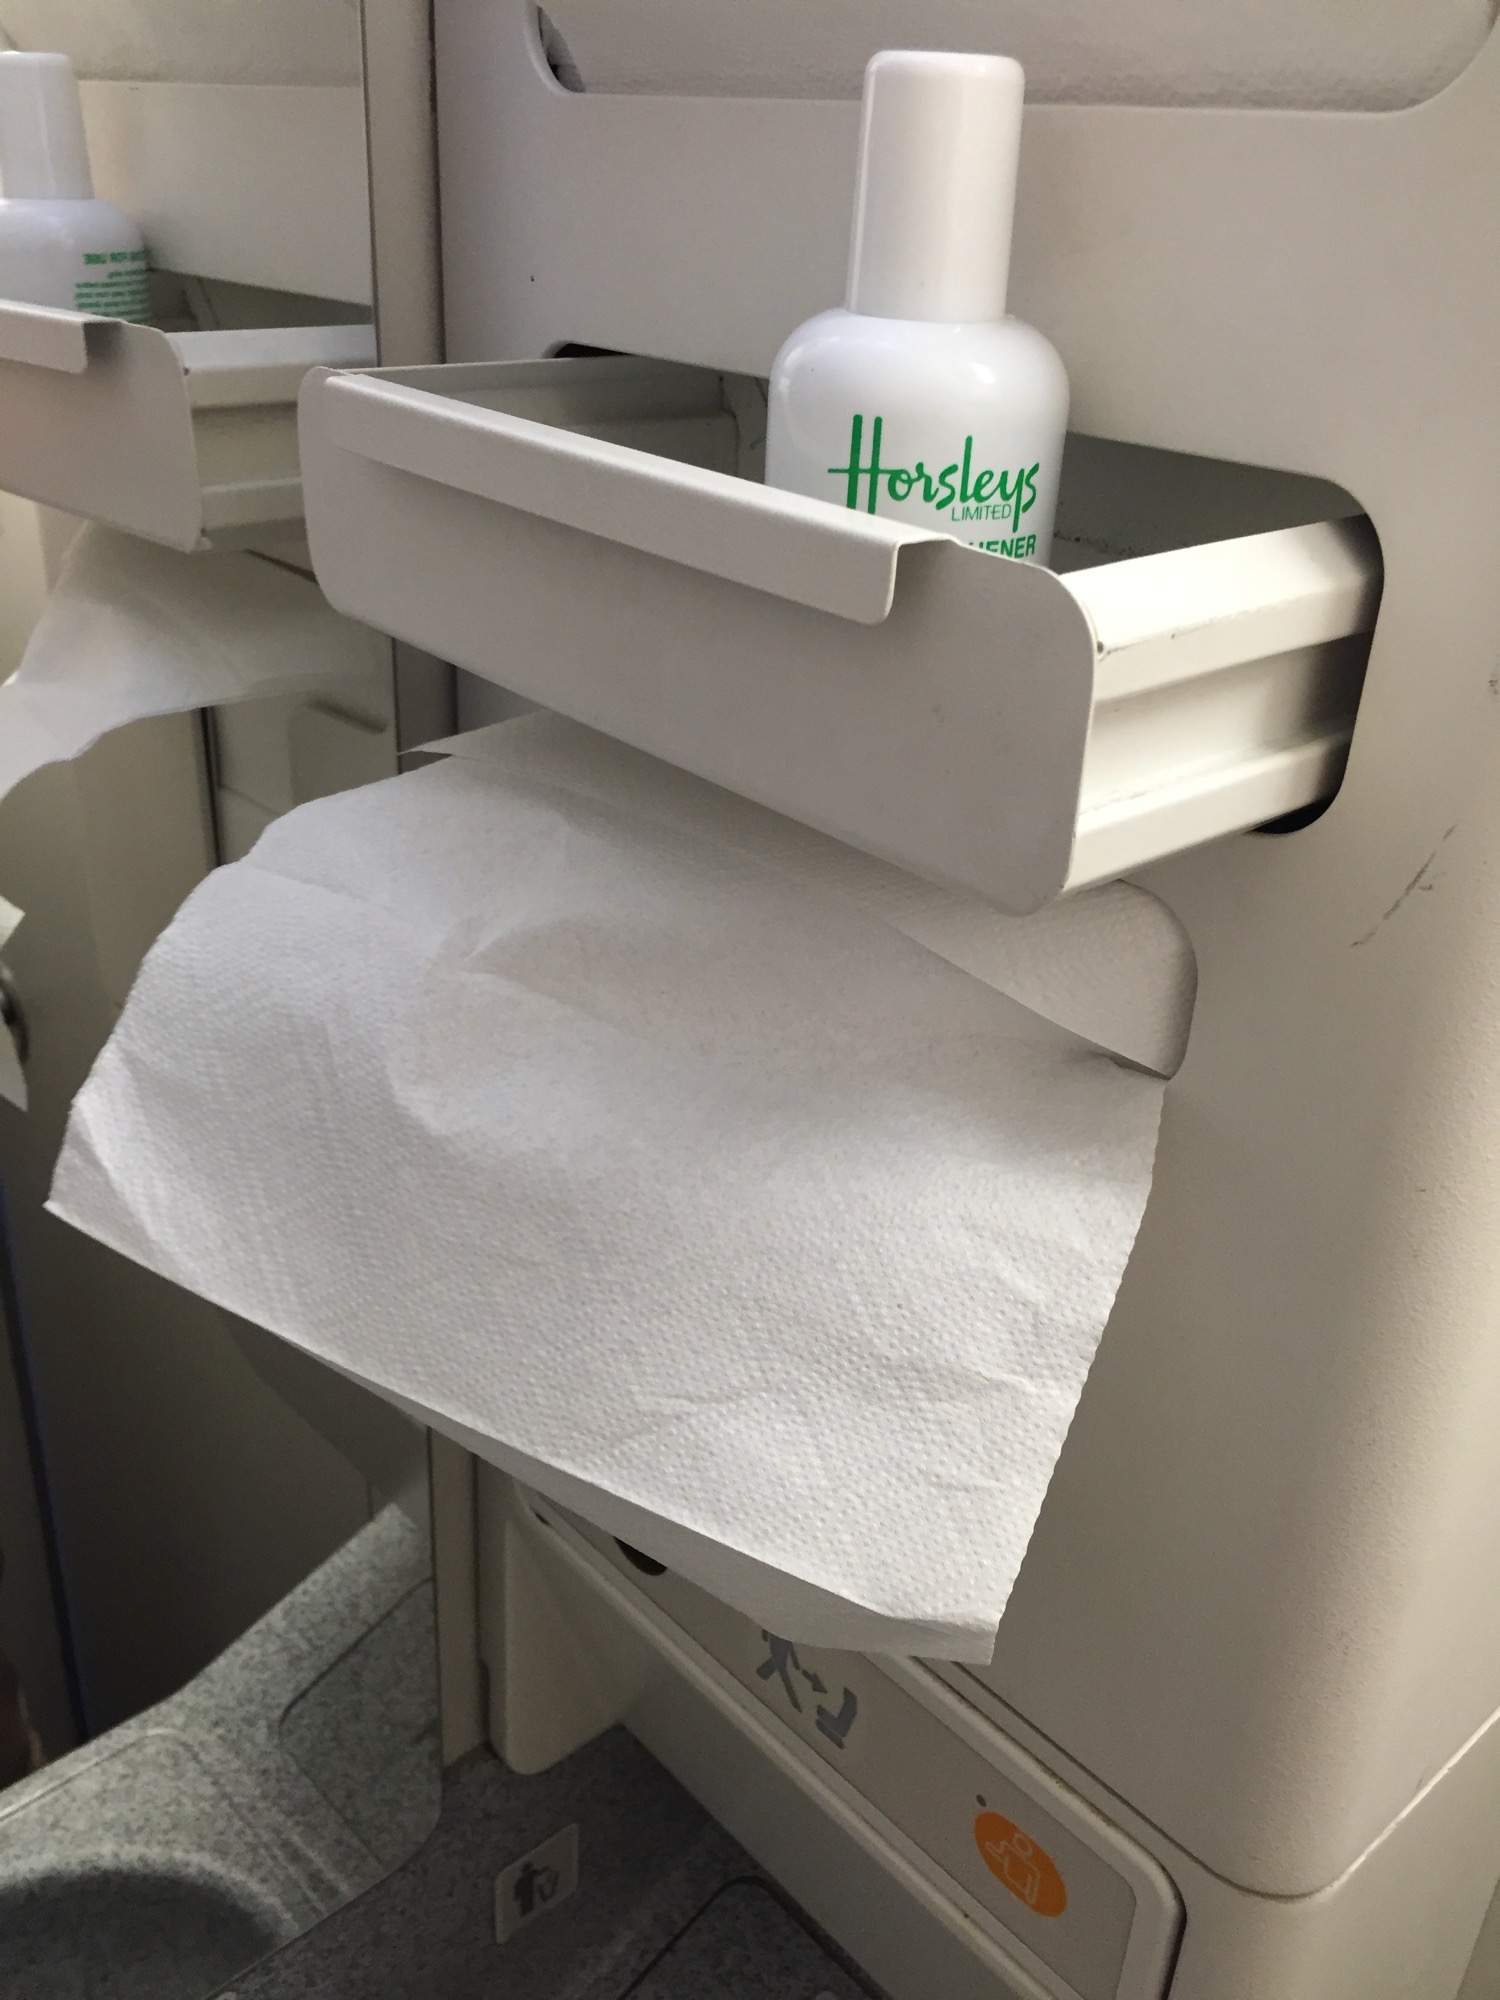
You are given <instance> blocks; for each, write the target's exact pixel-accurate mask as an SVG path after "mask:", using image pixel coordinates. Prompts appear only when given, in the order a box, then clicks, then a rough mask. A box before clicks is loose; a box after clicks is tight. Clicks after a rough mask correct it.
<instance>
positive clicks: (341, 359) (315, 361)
mask: <svg viewBox="0 0 1500 2000" xmlns="http://www.w3.org/2000/svg"><path fill="white" fill-rule="evenodd" d="M165 339H166V342H167V345H168V346H169V347H170V348H171V350H172V352H173V353H174V354H175V355H176V357H177V359H178V361H179V362H180V364H181V366H182V371H183V374H184V376H185V377H186V380H187V397H188V403H189V406H190V407H191V408H193V409H195V410H232V409H246V408H250V407H252V406H254V405H256V404H260V403H294V402H295V401H296V400H297V391H298V389H299V388H300V386H301V383H302V378H303V376H304V375H306V373H307V371H308V369H309V368H317V367H324V368H361V367H368V366H370V365H371V364H372V363H373V362H374V360H375V329H374V327H373V326H370V325H367V324H360V323H358V322H353V323H345V324H340V325H335V326H278V327H215V328H207V329H204V330H202V331H200V332H190V333H169V334H167V335H166V336H165Z"/></svg>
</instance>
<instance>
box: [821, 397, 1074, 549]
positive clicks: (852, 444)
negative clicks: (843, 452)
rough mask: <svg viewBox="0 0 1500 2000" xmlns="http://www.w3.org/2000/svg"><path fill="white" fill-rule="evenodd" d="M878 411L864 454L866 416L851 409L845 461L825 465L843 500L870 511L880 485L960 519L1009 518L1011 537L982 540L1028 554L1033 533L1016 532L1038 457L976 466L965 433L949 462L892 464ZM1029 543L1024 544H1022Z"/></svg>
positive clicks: (1030, 502) (1032, 500) (1027, 506)
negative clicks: (1011, 464) (932, 465)
mask: <svg viewBox="0 0 1500 2000" xmlns="http://www.w3.org/2000/svg"><path fill="white" fill-rule="evenodd" d="M884 430H885V419H884V418H883V417H872V418H871V419H870V424H869V456H868V457H866V455H865V418H864V415H863V413H860V414H858V415H856V416H855V417H854V418H853V419H852V420H851V422H850V425H849V461H848V463H847V464H846V465H830V466H829V467H828V471H829V473H830V474H831V475H832V476H833V477H834V478H836V479H842V480H843V481H844V505H845V506H846V507H853V508H857V509H863V511H864V512H865V513H867V514H873V513H875V512H876V511H877V508H878V506H879V502H880V497H881V494H882V491H883V492H884V493H885V494H886V495H887V496H888V497H889V498H890V499H891V500H894V501H896V502H898V503H899V502H902V501H906V500H910V499H912V498H916V499H917V500H918V502H919V504H925V505H926V506H929V507H931V508H932V509H933V510H934V512H936V513H939V514H946V515H947V516H948V519H949V520H950V521H952V522H956V523H958V524H960V525H963V524H966V523H969V522H975V523H979V522H986V521H1004V522H1008V523H1009V524H1010V528H1011V533H1012V536H1013V538H1014V541H1013V542H1011V541H1005V542H991V543H988V544H986V545H985V546H987V547H990V548H994V549H998V550H999V552H1000V553H1001V554H1002V555H1017V556H1019V555H1030V554H1031V553H1032V552H1033V551H1034V549H1035V547H1036V537H1035V536H1034V535H1030V536H1028V535H1026V534H1023V533H1022V532H1020V530H1021V524H1022V521H1023V520H1024V518H1025V516H1026V515H1027V514H1029V513H1030V512H1031V510H1032V508H1033V507H1034V506H1035V505H1036V497H1037V496H1036V482H1037V476H1038V474H1039V473H1040V471H1041V469H1042V468H1041V461H1040V460H1038V461H1037V462H1036V464H1034V465H1019V466H1014V467H1006V468H1003V469H1001V470H999V471H996V470H994V469H992V468H990V467H988V466H985V467H979V468H976V467H975V464H974V439H973V437H972V436H969V437H966V438H965V439H964V444H963V450H962V452H960V454H959V456H958V457H957V458H955V459H954V460H953V461H952V463H951V464H948V465H944V466H941V467H939V468H937V469H936V470H932V469H929V467H928V465H927V463H926V461H925V460H924V459H920V458H919V459H918V460H917V462H916V464H915V465H891V464H889V463H887V462H886V461H885V460H884V459H882V457H881V455H880V448H881V441H882V435H883V433H884ZM1022 544H1029V546H1022Z"/></svg>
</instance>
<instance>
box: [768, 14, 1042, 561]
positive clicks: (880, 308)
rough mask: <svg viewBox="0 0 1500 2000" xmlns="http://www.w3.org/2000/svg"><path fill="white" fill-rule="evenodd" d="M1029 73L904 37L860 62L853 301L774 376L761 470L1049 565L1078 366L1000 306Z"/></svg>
mask: <svg viewBox="0 0 1500 2000" xmlns="http://www.w3.org/2000/svg"><path fill="white" fill-rule="evenodd" d="M1024 91H1025V77H1024V75H1023V73H1022V70H1021V66H1020V64H1019V63H1016V62H1012V61H1011V60H1010V58H1009V57H1007V56H978V55H947V54H931V53H925V52H918V51H914V50H905V49H892V50H886V51H884V52H883V53H882V54H880V55H877V56H874V57H872V58H871V61H870V64H869V67H868V68H867V69H866V71H865V92H864V118H863V125H862V130H861V135H860V156H859V184H858V193H857V196H856V200H855V209H854V233H853V240H852V242H851V245H850V252H849V288H848V304H847V306H846V307H844V308H841V309H837V310H835V311H832V312H825V313H819V314H818V316H817V318H816V319H810V320H808V321H807V323H806V324H805V325H803V326H799V327H798V329H797V331H796V332H795V333H794V334H793V335H792V336H791V338H790V339H789V340H788V341H787V343H786V345H785V346H784V347H783V348H782V350H781V352H780V354H779V355H778V356H777V357H776V366H775V370H774V372H773V373H772V376H771V407H770V427H769V431H768V435H767V440H766V482H767V484H768V485H771V486H784V487H787V488H789V489H790V490H791V491H792V492H795V493H807V494H811V495H812V496H813V497H814V498H816V499H820V500H830V501H833V502H835V503H836V504H838V505H841V506H846V507H857V508H862V509H864V510H865V511H866V512H867V513H871V514H889V515H894V516H895V517H896V518H897V519H899V520H903V521H912V522H915V523H917V524H919V525H921V526H923V527H928V528H936V529H940V530H942V531H943V532H944V533H946V534H950V535H953V536H955V537H956V538H957V539H958V540H959V541H962V542H967V543H969V544H971V545H972V546H973V547H976V548H982V549H988V550H990V551H992V552H993V553H994V554H996V555H1004V556H1012V557H1016V558H1019V559H1020V560H1021V561H1024V562H1038V563H1045V562H1046V560H1047V557H1048V553H1049V550H1050V547H1051V541H1052V521H1053V515H1054V513H1055V512H1056V507H1057V482H1058V474H1059V471H1060V469H1061V463H1062V443H1063V433H1064V431H1065V430H1066V428H1067V420H1068V378H1067V373H1066V371H1065V370H1064V368H1063V364H1062V362H1061V360H1060V359H1059V357H1058V355H1057V352H1056V350H1055V349H1054V348H1053V347H1052V345H1051V343H1050V342H1049V341H1047V340H1046V339H1045V338H1044V337H1043V336H1042V335H1041V334H1040V333H1038V332H1037V331H1036V330H1035V329H1034V328H1033V327H1029V326H1025V325H1023V324H1022V323H1021V321H1020V320H1016V319H1007V318H1006V316H1005V289H1006V280H1007V277H1008V275H1009V268H1010V236H1011V219H1012V215H1013V212H1014V208H1015V190H1016V167H1017V162H1018V158H1019V154H1020V142H1021V103H1022V98H1023V95H1024Z"/></svg>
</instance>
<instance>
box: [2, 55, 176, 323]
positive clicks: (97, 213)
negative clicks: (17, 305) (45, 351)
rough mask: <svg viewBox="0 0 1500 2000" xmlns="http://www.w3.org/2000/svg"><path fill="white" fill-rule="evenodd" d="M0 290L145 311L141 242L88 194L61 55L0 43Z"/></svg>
mask: <svg viewBox="0 0 1500 2000" xmlns="http://www.w3.org/2000/svg"><path fill="white" fill-rule="evenodd" d="M0 196H3V199H0V298H5V299H15V300H20V301H22V302H24V303H25V304H28V305H38V306H61V307H63V308H64V309H65V310H67V311H70V312H87V313H100V314H103V315H105V316H107V317H108V318H110V319H130V320H145V319H149V318H150V302H149V298H148V291H147V281H146V244H145V239H144V238H143V237H142V235H141V232H140V230H139V229H138V228H137V227H136V225H135V223H134V222H132V221H131V219H130V217H129V216H128V215H125V214H123V213H122V212H121V210H119V209H118V208H116V207H115V206H114V204H113V203H112V202H107V201H100V200H99V199H98V197H97V196H96V195H95V193H94V181H93V175H92V172H91V171H90V167H89V154H88V142H87V140H86V138H85V136H84V130H83V105H82V102H81V99H80V97H79V92H78V79H77V78H76V77H75V76H74V74H73V65H72V64H71V63H70V62H69V60H68V58H67V57H66V56H59V55H46V54H42V53H39V52H32V51H29V50H21V49H7V50H3V51H0Z"/></svg>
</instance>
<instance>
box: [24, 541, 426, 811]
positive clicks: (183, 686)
mask: <svg viewBox="0 0 1500 2000" xmlns="http://www.w3.org/2000/svg"><path fill="white" fill-rule="evenodd" d="M382 671H388V669H387V668H386V666H385V662H384V657H383V652H382V648H381V645H380V642H379V641H377V640H376V639H375V637H374V635H373V634H372V633H371V632H369V631H368V630H367V629H366V627H364V626H362V625H356V624H355V623H354V622H353V620H351V619H348V618H343V617H341V616H340V615H339V613H338V612H336V611H335V610H333V608H332V607H331V606H330V605H329V604H328V602H327V600H326V599H325V598H324V596H323V594H322V592H321V591H320V590H319V589H318V587H317V585H316V584H315V583H314V582H313V581H312V579H311V578H310V577H305V576H302V575H300V574H298V572H296V571H295V570H289V569H286V568H285V567H283V566H282V565H281V564H280V563H274V562H269V561H266V560H265V559H264V558H262V557H260V556H255V555H249V554H242V553H239V552H237V551H229V552H224V553H213V554H207V555H182V554H180V553H178V552H177V551H176V550H174V549H163V548H157V547H156V546H155V545H154V544H153V543H151V542H143V541H140V540H138V539H137V538H136V537H135V536H133V535H122V534H119V533H117V532H116V531H115V530H114V529H113V528H101V527H97V526H94V525H90V526H88V527H85V528H83V529H81V530H80V531H79V533H78V535H77V536H76V538H75V539H74V542H73V545H72V547H71V548H70V549H69V550H68V553H67V556H66V557H65V558H64V561H63V566H62V571H61V573H60V575H59V577H58V580H57V585H56V587H55V589H54V590H53V592H52V594H51V596H50V597H49V598H48V600H47V603H46V606H45V608H44V609H43V612H42V615H41V617H40V618H39V619H38V620H37V625H36V630H35V631H34V632H33V633H32V635H31V639H30V641H29V642H28V644H27V647H26V652H25V655H24V657H23V658H22V661H21V664H20V666H19V667H18V668H17V669H16V671H15V672H14V673H13V674H12V675H11V677H10V679H9V680H8V681H6V682H5V683H4V685H3V686H0V798H4V796H5V794H6V793H7V792H8V791H10V790H11V788H12V787H13V786H15V785H18V784H19V783H20V781H21V780H22V778H25V777H28V776H30V774H31V772H33V771H35V770H38V769H39V768H40V767H41V766H42V765H43V764H52V763H56V762H58V761H60V760H62V759H65V758H69V757H76V756H78V754H79V753H80V752H81V751H83V750H86V749H87V748H88V747H89V745H90V744H91V743H94V742H97V740H98V739H99V737H101V736H102V735H104V733H105V731H106V730H110V729H118V728H120V727H121V725H122V724H124V723H127V722H138V721H140V719H141V718H142V717H143V716H147V715H172V714H177V713H179V712H181V711H182V710H184V709H192V708H211V707H214V706H216V705H217V704H218V703H220V702H232V701H245V700H248V699H250V698H251V697H252V696H257V695H278V694H300V693H302V692H304V691H307V692H311V691H313V690H318V689H328V688H344V687H346V686H364V685H368V684H370V683H371V682H372V681H373V678H374V677H375V676H376V675H378V674H379V673H381V672H382Z"/></svg>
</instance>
